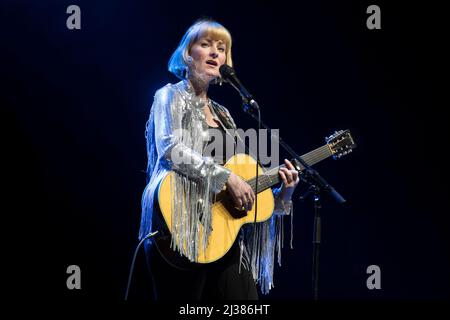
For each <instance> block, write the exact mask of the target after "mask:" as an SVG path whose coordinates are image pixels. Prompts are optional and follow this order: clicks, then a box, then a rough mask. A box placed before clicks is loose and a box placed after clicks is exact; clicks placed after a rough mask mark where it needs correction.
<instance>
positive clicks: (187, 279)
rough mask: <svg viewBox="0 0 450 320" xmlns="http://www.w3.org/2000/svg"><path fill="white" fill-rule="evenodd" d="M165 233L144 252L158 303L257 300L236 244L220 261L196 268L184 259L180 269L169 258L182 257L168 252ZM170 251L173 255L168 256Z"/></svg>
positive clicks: (253, 286)
mask: <svg viewBox="0 0 450 320" xmlns="http://www.w3.org/2000/svg"><path fill="white" fill-rule="evenodd" d="M157 214H159V212H155V215H157ZM160 226H161V225H160ZM160 229H161V228H160ZM165 231H166V232H162V233H161V234H162V235H161V236H160V238H159V240H158V241H156V243H157V244H155V243H153V244H152V245H150V246H146V250H145V251H146V257H147V264H148V266H149V269H150V273H151V275H152V279H153V282H154V289H155V291H156V298H157V299H158V300H202V301H220V300H257V299H258V292H257V289H256V284H255V282H254V280H253V277H252V275H251V273H250V271H249V270H247V269H245V268H244V266H241V270H240V272H239V256H240V250H239V246H238V242H237V241H235V243H234V244H233V246H232V247H231V249H230V250H229V251H228V252H227V254H226V255H225V256H223V257H222V258H221V259H219V260H218V261H215V262H212V263H208V264H197V263H191V262H186V261H187V259H186V258H183V259H185V260H183V264H182V266H183V267H182V268H179V267H177V266H179V265H180V264H178V263H174V260H172V259H171V258H170V256H171V257H179V255H178V253H174V252H173V251H171V249H170V248H169V243H170V242H169V241H170V235H168V233H167V229H166V230H165ZM164 237H165V239H163V238H164ZM161 239H162V240H161ZM161 244H164V245H161ZM168 250H170V253H171V254H170V255H167V254H166V253H167V252H168ZM172 254H173V256H172ZM177 262H178V261H177Z"/></svg>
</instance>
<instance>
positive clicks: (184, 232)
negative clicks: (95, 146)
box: [139, 80, 293, 294]
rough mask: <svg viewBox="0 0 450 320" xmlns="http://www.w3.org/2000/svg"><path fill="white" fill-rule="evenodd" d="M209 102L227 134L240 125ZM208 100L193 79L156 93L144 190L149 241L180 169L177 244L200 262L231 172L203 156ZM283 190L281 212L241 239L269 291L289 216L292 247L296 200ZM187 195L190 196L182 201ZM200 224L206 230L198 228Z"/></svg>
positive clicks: (143, 231) (245, 259)
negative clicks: (161, 198)
mask: <svg viewBox="0 0 450 320" xmlns="http://www.w3.org/2000/svg"><path fill="white" fill-rule="evenodd" d="M208 102H209V105H210V106H211V112H212V114H213V118H214V119H215V120H217V121H218V122H219V123H220V125H221V126H222V128H223V129H224V130H225V131H226V132H227V133H228V130H230V129H231V130H234V129H236V125H235V123H234V121H233V118H232V117H231V115H230V113H229V112H228V110H227V109H226V108H225V107H223V106H221V105H219V104H218V103H216V102H214V101H212V100H209V101H208ZM204 103H205V102H204V101H202V100H201V99H200V98H199V97H197V96H196V95H195V92H194V90H193V88H192V86H191V84H190V83H189V81H187V80H183V81H180V82H178V83H176V84H168V85H166V86H164V87H163V88H161V89H159V90H158V91H157V92H156V94H155V96H154V101H153V105H152V108H151V110H150V117H149V119H148V121H147V123H146V130H145V136H146V141H147V156H148V164H147V185H146V187H145V189H144V192H143V194H142V203H141V205H142V213H141V227H140V231H139V239H140V240H142V239H144V238H145V236H146V235H147V234H149V233H150V232H151V231H152V214H153V205H154V201H155V197H156V196H157V194H156V191H157V188H158V184H159V183H160V181H161V180H162V179H163V178H164V177H165V176H166V174H167V173H168V172H169V171H174V172H175V179H172V190H173V192H174V196H173V197H172V204H171V205H172V212H173V213H172V214H173V215H172V234H171V235H172V242H171V246H172V248H173V249H174V250H177V251H178V252H180V253H181V254H183V255H184V256H186V257H187V258H188V259H189V260H190V261H196V259H197V254H198V252H197V248H198V247H199V245H202V246H203V248H205V247H206V245H207V241H208V237H209V234H210V230H211V218H212V217H211V205H212V201H213V197H214V194H215V193H217V192H219V191H221V190H222V189H223V187H224V186H225V183H226V182H227V180H228V177H229V175H230V173H231V172H230V170H229V169H226V168H224V167H222V166H220V165H219V164H217V163H215V162H214V160H213V159H212V158H210V157H204V156H203V155H202V152H203V148H204V146H205V141H207V139H208V125H207V123H206V118H205V114H204V112H203V109H202V108H203V107H204ZM174 155H176V159H174ZM175 160H176V161H175ZM279 190H280V189H274V196H275V212H274V214H273V215H272V218H270V219H269V220H268V221H265V222H261V223H257V224H256V225H255V226H253V225H246V226H245V227H244V228H242V230H241V232H240V235H239V240H238V241H239V246H240V250H241V255H240V257H241V258H240V265H243V266H244V267H245V268H246V269H248V270H251V272H252V274H253V278H254V280H255V281H256V282H257V283H258V284H259V286H260V288H261V291H262V292H263V293H265V294H267V293H268V292H269V290H270V289H271V288H272V287H273V266H274V257H275V248H276V249H277V253H278V263H279V265H281V248H282V244H283V221H282V220H283V219H282V218H283V216H286V215H289V214H290V215H291V247H292V216H293V215H292V211H293V210H292V209H293V208H292V202H291V201H289V202H288V203H285V202H282V201H281V200H280V199H279V197H278V194H279ZM184 197H185V198H186V199H188V200H187V201H182V199H183V198H184ZM200 224H201V225H202V226H203V227H204V230H206V232H202V233H199V232H198V230H199V227H200ZM200 234H201V235H202V236H200ZM178 244H183V245H178ZM250 260H251V261H250Z"/></svg>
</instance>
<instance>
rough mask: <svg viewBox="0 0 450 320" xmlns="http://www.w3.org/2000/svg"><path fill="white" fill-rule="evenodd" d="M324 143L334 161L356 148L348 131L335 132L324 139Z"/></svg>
mask: <svg viewBox="0 0 450 320" xmlns="http://www.w3.org/2000/svg"><path fill="white" fill-rule="evenodd" d="M325 141H326V142H327V145H328V147H329V148H330V151H331V153H332V156H333V158H334V159H338V158H340V157H342V156H345V155H346V154H348V153H350V152H352V150H353V149H354V148H356V144H355V142H354V141H353V138H352V135H351V134H350V130H339V131H336V132H335V133H333V134H332V135H331V136H329V137H326V138H325Z"/></svg>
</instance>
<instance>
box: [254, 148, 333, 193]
mask: <svg viewBox="0 0 450 320" xmlns="http://www.w3.org/2000/svg"><path fill="white" fill-rule="evenodd" d="M324 147H326V146H324ZM322 148H323V147H321V148H318V149H316V150H314V151H312V152H310V153H308V154H306V155H305V156H303V157H302V159H303V160H304V161H305V162H306V163H309V164H310V165H312V164H315V163H317V162H318V161H320V160H322V159H324V157H328V156H330V155H331V153H330V151H329V149H328V148H327V149H326V150H320V149H322ZM312 153H315V154H312ZM319 159H320V160H319ZM316 160H318V161H316ZM300 166H301V169H304V167H303V166H302V165H301V164H300ZM282 167H286V166H285V165H281V166H279V167H276V168H272V169H270V170H268V171H266V172H264V173H263V174H262V175H260V176H259V178H258V179H261V178H262V180H263V182H264V183H261V184H259V185H260V186H264V187H266V186H267V182H269V184H271V180H272V179H273V178H274V176H275V175H276V174H277V173H278V170H279V169H280V168H282ZM255 180H256V179H255V178H252V179H250V180H248V181H247V183H249V184H250V185H251V186H253V185H254V184H255ZM258 188H259V187H258Z"/></svg>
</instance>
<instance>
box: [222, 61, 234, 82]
mask: <svg viewBox="0 0 450 320" xmlns="http://www.w3.org/2000/svg"><path fill="white" fill-rule="evenodd" d="M219 72H220V75H221V76H222V78H224V79H225V80H226V79H228V78H229V77H230V76H233V75H234V69H233V68H232V67H230V66H229V65H227V64H223V65H221V66H220V68H219Z"/></svg>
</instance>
